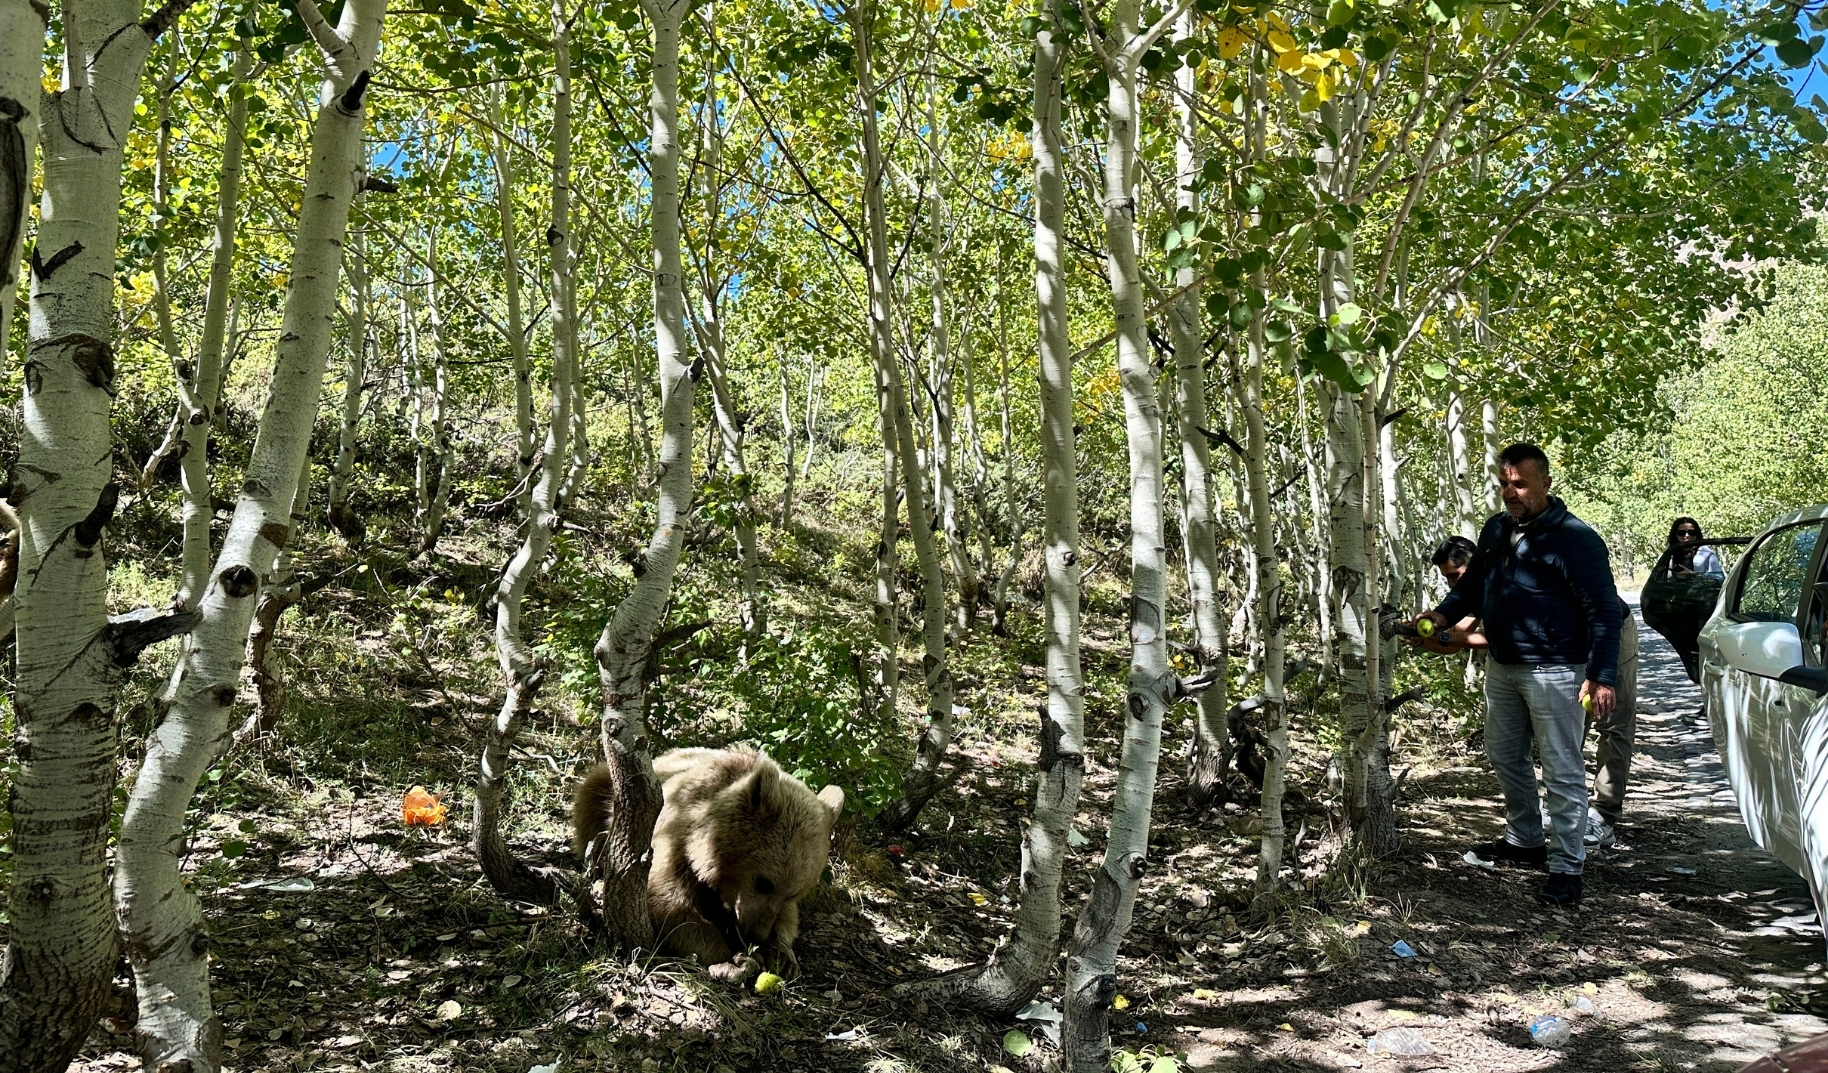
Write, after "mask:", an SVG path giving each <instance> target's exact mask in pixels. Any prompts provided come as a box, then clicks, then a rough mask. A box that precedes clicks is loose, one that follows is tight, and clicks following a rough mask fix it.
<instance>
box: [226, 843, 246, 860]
mask: <svg viewBox="0 0 1828 1073" xmlns="http://www.w3.org/2000/svg"><path fill="white" fill-rule="evenodd" d="M247 851H248V844H247V843H246V842H224V843H223V844H222V855H223V856H224V857H227V858H228V859H229V860H231V861H232V860H234V859H235V858H236V857H239V856H241V855H242V854H243V853H246V852H247Z"/></svg>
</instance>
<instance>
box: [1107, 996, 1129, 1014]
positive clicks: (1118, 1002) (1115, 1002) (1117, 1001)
mask: <svg viewBox="0 0 1828 1073" xmlns="http://www.w3.org/2000/svg"><path fill="white" fill-rule="evenodd" d="M1111 1008H1112V1009H1113V1010H1127V1009H1129V1008H1130V1000H1129V999H1127V998H1124V997H1123V996H1122V995H1117V996H1115V997H1113V998H1112V999H1111Z"/></svg>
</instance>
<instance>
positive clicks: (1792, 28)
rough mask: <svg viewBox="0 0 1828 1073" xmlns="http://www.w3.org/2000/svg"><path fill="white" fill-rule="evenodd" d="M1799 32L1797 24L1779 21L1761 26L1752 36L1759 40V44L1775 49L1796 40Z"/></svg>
mask: <svg viewBox="0 0 1828 1073" xmlns="http://www.w3.org/2000/svg"><path fill="white" fill-rule="evenodd" d="M1799 32H1801V31H1799V30H1798V29H1797V26H1796V23H1794V22H1785V21H1779V22H1771V23H1766V24H1765V25H1763V26H1760V27H1759V28H1758V29H1756V30H1754V31H1752V35H1753V36H1754V37H1756V38H1758V43H1759V44H1761V45H1771V46H1773V47H1775V46H1777V45H1781V44H1783V43H1784V42H1785V41H1793V40H1795V39H1796V35H1797V34H1798V33H1799Z"/></svg>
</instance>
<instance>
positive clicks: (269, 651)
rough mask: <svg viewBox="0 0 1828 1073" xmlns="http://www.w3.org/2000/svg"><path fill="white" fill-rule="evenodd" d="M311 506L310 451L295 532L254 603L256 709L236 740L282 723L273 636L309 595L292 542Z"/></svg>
mask: <svg viewBox="0 0 1828 1073" xmlns="http://www.w3.org/2000/svg"><path fill="white" fill-rule="evenodd" d="M310 509H311V456H310V455H306V456H305V461H304V463H303V465H301V466H300V467H299V471H298V487H297V488H295V489H294V490H293V492H292V511H291V518H290V525H291V534H290V535H289V536H288V537H287V539H286V543H285V545H284V546H282V547H281V548H280V551H279V558H278V559H276V560H274V563H273V576H272V577H271V578H270V579H269V580H268V581H267V582H266V583H264V584H263V585H262V586H261V588H260V600H259V602H258V603H256V604H255V605H254V622H253V624H252V625H251V626H249V627H248V666H249V667H250V668H252V669H253V671H254V712H253V714H251V715H249V716H248V717H247V720H246V721H245V722H243V723H242V724H241V729H240V730H239V731H237V732H236V734H235V741H236V744H240V743H241V742H243V741H247V740H250V739H253V738H256V737H259V736H260V735H262V734H271V733H272V732H273V731H274V730H275V729H276V728H277V727H278V726H279V717H280V715H281V714H282V712H283V710H284V708H285V679H284V678H282V677H280V673H279V661H278V658H277V656H276V653H275V649H274V648H273V640H274V638H275V637H277V636H278V634H279V619H280V616H281V615H284V614H285V613H286V609H287V608H290V607H291V606H292V605H293V604H296V603H297V602H298V601H299V600H301V599H303V598H304V596H305V588H304V585H303V584H302V583H301V582H300V581H299V579H298V578H297V576H296V575H295V572H294V571H295V568H296V567H297V565H298V564H297V558H298V557H297V554H296V553H295V552H294V551H293V550H292V546H293V544H294V543H295V542H296V541H297V538H298V530H299V526H301V525H303V524H304V522H305V518H306V516H307V514H308V513H309V511H310Z"/></svg>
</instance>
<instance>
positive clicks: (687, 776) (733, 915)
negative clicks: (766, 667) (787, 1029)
mask: <svg viewBox="0 0 1828 1073" xmlns="http://www.w3.org/2000/svg"><path fill="white" fill-rule="evenodd" d="M654 774H655V775H656V776H658V777H659V779H660V786H661V791H662V794H663V795H664V800H663V803H662V805H661V807H660V818H659V820H658V821H657V822H656V823H655V824H654V843H653V845H654V856H653V864H652V866H651V867H650V869H649V871H648V880H647V907H648V913H649V914H650V915H651V916H652V917H653V919H654V927H655V928H656V929H657V930H658V932H659V936H660V942H661V945H662V946H663V947H664V948H665V949H666V950H668V951H671V952H672V953H675V954H695V955H697V957H698V960H699V962H700V963H701V964H703V965H705V966H707V967H708V969H709V971H710V973H711V975H712V976H714V977H716V978H717V979H720V980H740V979H742V978H743V977H744V976H746V975H748V974H749V973H750V972H752V971H754V970H755V969H756V968H757V967H758V966H757V963H756V962H755V961H754V959H752V958H750V957H749V956H748V955H747V953H746V951H747V950H749V949H750V948H752V947H753V948H756V949H757V950H758V951H759V952H761V953H762V954H763V955H764V956H765V957H767V956H771V957H770V960H771V961H773V962H774V964H775V965H776V967H777V968H779V969H782V970H785V971H787V972H792V971H797V970H798V968H799V962H798V960H797V959H795V957H794V954H793V940H794V937H795V936H797V935H798V934H799V932H800V899H802V898H804V897H806V895H807V894H809V893H811V892H812V889H813V887H814V886H816V885H817V884H818V882H819V875H820V873H822V872H823V871H824V870H825V859H826V857H827V856H828V855H829V853H830V851H831V831H832V825H833V824H834V823H835V822H836V821H837V819H838V813H839V812H840V811H842V810H843V808H844V791H843V790H840V789H839V788H838V787H836V786H827V787H826V788H825V789H823V790H820V791H819V792H818V794H817V795H814V794H813V792H812V791H811V790H809V789H807V788H806V784H805V783H803V782H801V781H800V780H798V779H796V778H794V777H793V776H791V775H788V774H787V773H786V772H784V771H782V770H781V768H780V765H778V764H776V763H775V762H774V761H772V760H770V759H768V757H766V756H764V755H763V754H761V753H759V752H755V751H753V750H748V749H674V750H673V751H671V752H668V753H663V754H662V755H660V756H659V757H656V758H655V760H654ZM608 806H609V772H608V770H607V769H605V768H601V767H599V768H596V769H595V770H593V771H591V773H590V774H589V775H587V776H585V779H584V784H583V785H582V786H580V787H579V788H578V792H577V797H576V799H575V800H574V801H573V802H572V808H571V821H572V835H573V838H574V844H575V846H576V848H577V850H578V852H579V853H580V854H582V853H584V852H585V851H586V849H587V847H589V845H590V843H591V841H592V840H594V839H595V838H596V837H597V835H599V834H601V833H602V831H603V829H604V827H605V826H606V825H607V824H608V822H609V812H608Z"/></svg>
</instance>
